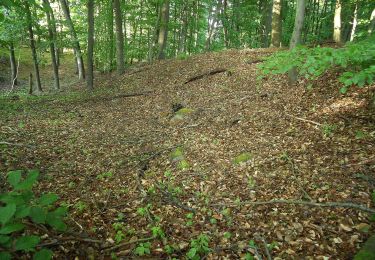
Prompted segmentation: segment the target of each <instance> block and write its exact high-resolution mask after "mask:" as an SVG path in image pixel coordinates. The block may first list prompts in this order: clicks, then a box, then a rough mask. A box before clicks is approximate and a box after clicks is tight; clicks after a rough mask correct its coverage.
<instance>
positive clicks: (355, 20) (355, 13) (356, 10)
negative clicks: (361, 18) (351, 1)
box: [350, 1, 358, 42]
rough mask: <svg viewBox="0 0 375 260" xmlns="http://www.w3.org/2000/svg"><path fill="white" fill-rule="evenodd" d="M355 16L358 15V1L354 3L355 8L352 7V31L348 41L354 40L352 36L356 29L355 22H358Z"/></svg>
mask: <svg viewBox="0 0 375 260" xmlns="http://www.w3.org/2000/svg"><path fill="white" fill-rule="evenodd" d="M357 17H358V1H357V2H356V3H355V9H354V14H353V24H352V31H351V33H350V41H351V42H352V41H353V40H354V37H355V30H356V28H357V24H358V20H357Z"/></svg>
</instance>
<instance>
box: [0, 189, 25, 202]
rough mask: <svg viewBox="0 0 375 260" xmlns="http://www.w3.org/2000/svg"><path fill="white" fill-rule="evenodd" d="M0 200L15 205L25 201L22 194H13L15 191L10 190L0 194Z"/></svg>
mask: <svg viewBox="0 0 375 260" xmlns="http://www.w3.org/2000/svg"><path fill="white" fill-rule="evenodd" d="M0 201H2V202H4V203H6V204H16V205H22V204H24V203H25V201H24V199H23V196H22V195H20V194H15V193H12V192H9V193H7V194H3V195H1V196H0Z"/></svg>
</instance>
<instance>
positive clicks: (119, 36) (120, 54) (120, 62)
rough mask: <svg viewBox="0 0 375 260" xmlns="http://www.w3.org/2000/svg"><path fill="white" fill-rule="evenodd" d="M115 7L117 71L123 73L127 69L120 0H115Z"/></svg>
mask: <svg viewBox="0 0 375 260" xmlns="http://www.w3.org/2000/svg"><path fill="white" fill-rule="evenodd" d="M113 8H114V10H115V23H116V66H117V73H118V74H119V75H121V74H122V73H124V70H125V62H124V35H123V32H122V12H121V5H120V0H114V3H113Z"/></svg>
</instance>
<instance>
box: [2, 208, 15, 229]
mask: <svg viewBox="0 0 375 260" xmlns="http://www.w3.org/2000/svg"><path fill="white" fill-rule="evenodd" d="M15 212H16V205H15V204H9V205H7V206H5V207H0V223H1V224H2V225H5V224H6V223H8V221H9V220H10V219H11V218H12V217H13V215H14V213H15Z"/></svg>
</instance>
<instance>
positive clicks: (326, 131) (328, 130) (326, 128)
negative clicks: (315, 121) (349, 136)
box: [321, 124, 337, 137]
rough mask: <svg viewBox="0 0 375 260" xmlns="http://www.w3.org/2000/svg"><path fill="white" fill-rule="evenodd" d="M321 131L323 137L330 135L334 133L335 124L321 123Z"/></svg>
mask: <svg viewBox="0 0 375 260" xmlns="http://www.w3.org/2000/svg"><path fill="white" fill-rule="evenodd" d="M321 129H322V133H323V135H324V136H325V137H331V136H332V135H333V133H334V131H335V130H336V129H337V126H336V125H330V124H323V125H322V128H321Z"/></svg>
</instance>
